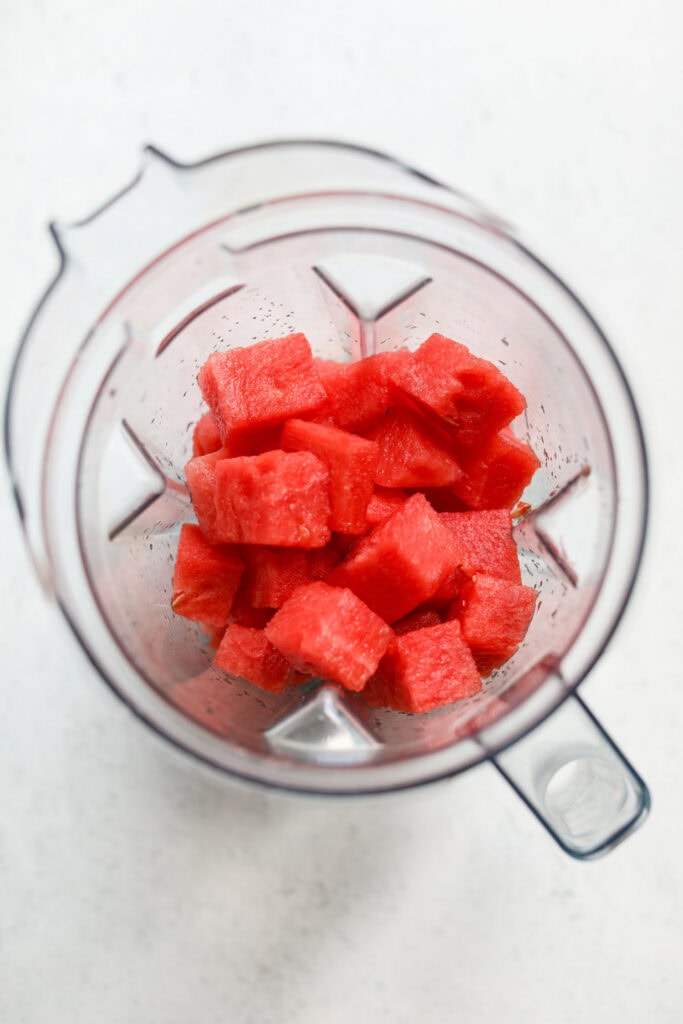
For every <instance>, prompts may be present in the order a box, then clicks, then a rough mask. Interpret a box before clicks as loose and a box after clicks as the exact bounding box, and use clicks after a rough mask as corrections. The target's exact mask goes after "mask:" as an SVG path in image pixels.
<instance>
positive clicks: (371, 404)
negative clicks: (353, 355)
mask: <svg viewBox="0 0 683 1024" xmlns="http://www.w3.org/2000/svg"><path fill="white" fill-rule="evenodd" d="M411 359H412V355H411V354H410V352H407V351H399V352H380V353H378V354H377V355H374V356H368V357H367V358H366V359H359V360H358V361H357V362H354V363H333V362H329V361H328V360H323V359H318V360H315V365H316V368H317V370H318V373H319V375H320V379H321V381H322V385H323V387H324V389H325V392H326V394H327V398H328V407H327V408H328V409H329V412H330V413H331V415H332V417H333V418H334V422H335V423H336V424H337V426H338V427H341V428H342V430H354V431H363V430H368V429H370V428H371V427H373V426H374V425H375V424H376V423H378V422H379V421H380V420H381V419H382V417H383V416H384V414H385V413H386V411H387V409H388V408H389V405H390V404H391V403H390V383H389V382H390V380H391V378H392V377H393V375H394V373H395V372H396V370H397V369H398V367H399V366H401V365H403V363H405V362H410V361H411Z"/></svg>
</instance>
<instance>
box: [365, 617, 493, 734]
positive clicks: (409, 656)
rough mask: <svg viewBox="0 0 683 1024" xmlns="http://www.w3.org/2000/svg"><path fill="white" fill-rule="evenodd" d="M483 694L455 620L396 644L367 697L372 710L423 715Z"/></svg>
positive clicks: (398, 639) (406, 636)
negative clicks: (386, 709)
mask: <svg viewBox="0 0 683 1024" xmlns="http://www.w3.org/2000/svg"><path fill="white" fill-rule="evenodd" d="M480 690H481V677H480V675H479V672H478V670H477V666H476V664H475V661H474V658H473V657H472V653H471V651H470V649H469V647H468V646H467V644H466V643H465V641H464V639H463V637H462V633H461V630H460V623H459V622H458V621H457V619H454V620H452V621H451V622H444V623H443V624H440V625H438V626H428V627H427V628H425V629H418V630H415V631H413V632H410V633H405V634H404V635H403V636H397V637H396V638H395V639H394V640H392V642H391V644H390V645H389V648H388V650H387V653H386V655H385V657H384V658H383V659H382V662H381V665H380V669H379V671H378V672H377V673H376V675H375V676H373V678H372V679H371V680H370V681H369V682H368V684H367V686H366V687H365V689H364V691H363V697H364V698H365V700H366V701H367V703H368V704H370V706H371V707H384V708H390V709H392V710H394V711H404V712H409V713H413V714H423V713H424V712H426V711H433V710H434V709H435V708H440V707H443V706H444V705H445V704H453V703H454V702H455V701H457V700H462V699H463V698H464V697H471V696H473V695H474V694H475V693H478V692H479V691H480Z"/></svg>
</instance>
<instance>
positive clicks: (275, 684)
mask: <svg viewBox="0 0 683 1024" xmlns="http://www.w3.org/2000/svg"><path fill="white" fill-rule="evenodd" d="M213 663H214V665H215V666H216V667H217V668H220V669H222V670H223V672H228V673H230V675H233V676H240V677H241V678H242V679H246V680H247V681H248V682H250V683H253V684H254V685H255V686H260V687H261V689H262V690H269V691H270V693H281V692H282V691H283V690H285V689H286V688H287V687H288V686H292V685H294V684H296V683H300V682H301V679H300V678H298V677H297V676H296V675H295V674H294V673H293V672H292V670H291V667H290V665H289V663H288V662H287V661H286V660H285V659H284V658H283V657H282V655H281V654H280V652H279V651H277V650H276V649H275V648H274V647H273V645H272V644H271V643H270V642H269V640H268V638H267V636H266V634H265V633H264V631H263V630H262V629H251V628H250V627H248V626H240V625H239V624H238V623H237V622H231V623H230V624H229V625H228V628H227V629H226V631H225V635H224V637H223V639H222V641H221V644H220V647H219V648H218V650H217V651H216V655H215V657H214V659H213Z"/></svg>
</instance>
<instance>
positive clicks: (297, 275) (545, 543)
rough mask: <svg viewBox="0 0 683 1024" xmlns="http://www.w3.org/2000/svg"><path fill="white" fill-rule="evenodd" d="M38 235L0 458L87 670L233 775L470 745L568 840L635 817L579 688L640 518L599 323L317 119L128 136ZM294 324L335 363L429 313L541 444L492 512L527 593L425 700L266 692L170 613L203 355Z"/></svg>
mask: <svg viewBox="0 0 683 1024" xmlns="http://www.w3.org/2000/svg"><path fill="white" fill-rule="evenodd" d="M51 230H52V234H53V236H54V240H55V243H56V245H57V248H58V252H59V256H60V267H59V271H58V273H57V276H56V278H55V280H54V281H53V282H52V284H51V285H50V287H49V288H48V290H47V292H46V294H45V295H44V296H43V298H42V300H41V301H40V303H39V305H38V307H37V309H36V310H35V312H34V314H33V316H32V318H31V320H30V323H29V325H28V327H27V330H26V333H25V335H24V338H23V340H22V343H21V346H20V349H19V352H18V355H17V359H16V362H15V365H14V370H13V374H12V380H11V384H10V390H9V396H8V401H7V410H6V446H7V457H8V462H9V467H10V472H11V475H12V480H13V485H14V491H15V495H16V500H17V505H18V508H19V512H20V515H21V518H22V522H23V526H24V529H25V533H26V538H27V542H28V545H29V548H30V551H31V553H32V556H33V561H34V564H35V567H36V570H37V572H38V574H39V576H40V579H41V581H42V583H43V586H44V587H45V589H46V590H47V592H48V593H49V594H50V595H51V596H52V597H53V598H54V600H56V601H57V602H58V603H59V606H60V608H61V610H62V612H63V614H64V616H65V619H66V620H67V622H68V623H69V625H70V627H71V629H72V630H73V632H74V634H75V637H76V639H77V641H78V642H79V643H80V644H81V645H82V647H83V648H84V649H85V651H86V652H87V654H88V656H89V657H90V660H91V661H92V663H93V665H94V668H95V670H96V671H97V673H99V675H100V676H101V678H102V679H103V680H104V681H105V682H106V683H108V684H109V685H110V686H111V687H112V688H113V689H114V690H115V691H116V693H117V694H118V695H119V696H120V698H121V699H122V700H123V701H125V703H126V704H127V705H128V706H129V707H130V708H131V709H132V710H133V711H134V712H135V713H136V714H137V715H138V716H139V717H140V718H141V719H143V720H144V721H145V722H146V723H147V724H148V725H149V726H150V727H151V728H152V729H154V730H155V731H156V732H157V733H159V734H160V735H162V736H163V737H165V738H166V739H167V740H168V741H169V742H170V743H172V744H174V745H175V746H176V747H178V748H181V749H182V750H184V751H186V752H187V753H188V754H190V755H192V756H193V757H194V758H198V759H199V760H201V761H202V762H204V763H205V764H208V765H210V766H212V767H214V768H215V769H216V770H218V771H219V772H223V773H227V774H228V775H229V776H231V777H237V778H240V779H244V780H248V781H251V782H256V783H261V784H264V785H268V786H273V787H279V788H284V789H288V790H294V791H302V792H308V793H315V794H320V795H335V794H336V795H340V794H362V793H369V792H382V791H390V790H395V789H400V788H404V787H409V786H415V785H418V784H423V783H427V782H430V781H432V780H436V779H439V778H443V777H446V776H450V775H455V774H457V773H460V772H463V771H465V770H466V769H467V768H470V767H472V766H474V765H476V764H478V763H480V762H482V761H485V760H488V761H490V762H491V763H492V764H493V765H494V766H495V767H496V768H497V769H498V771H499V772H500V773H501V774H502V775H503V776H504V777H505V778H506V780H507V781H508V782H509V783H510V784H511V785H512V786H513V787H514V788H515V790H516V791H517V792H518V794H519V795H520V796H521V797H522V799H523V800H524V801H525V802H526V803H527V804H528V806H529V807H530V809H531V810H532V811H533V812H534V813H535V814H536V816H537V817H538V819H539V820H540V821H541V823H542V824H543V825H544V826H545V827H546V828H547V829H548V831H549V832H550V833H551V834H552V836H553V837H554V838H555V840H556V841H557V842H558V843H559V844H560V845H561V846H562V848H563V849H564V850H566V851H567V852H568V853H569V854H571V855H572V856H574V857H577V858H580V859H586V858H590V857H595V856H598V855H600V854H602V853H605V852H606V851H608V850H609V849H611V848H612V847H613V846H614V845H616V844H617V843H618V842H619V841H620V840H621V839H623V838H624V837H625V836H626V835H628V834H629V833H630V832H631V831H632V830H633V829H634V828H636V827H637V826H638V825H639V824H640V823H641V822H642V821H643V819H644V818H645V816H646V814H647V811H648V808H649V795H648V791H647V788H646V786H645V784H644V782H643V781H642V779H641V778H640V777H639V775H638V774H637V772H636V771H635V770H634V768H633V767H632V766H631V765H630V763H629V762H628V761H627V759H626V758H625V757H624V755H623V754H622V753H621V751H620V750H619V749H618V748H617V746H616V745H615V744H614V743H613V742H612V740H611V739H610V738H609V736H608V735H607V734H606V733H605V731H604V730H603V729H602V727H601V726H600V724H599V723H598V722H597V721H596V719H595V718H594V716H593V715H592V714H591V713H590V711H589V710H588V708H587V707H586V706H585V704H584V703H583V701H582V700H581V698H580V697H579V696H578V694H577V693H576V688H577V687H578V685H579V684H580V683H581V681H582V680H583V679H584V678H585V677H586V676H587V675H588V673H589V672H590V671H591V669H592V667H593V666H594V664H595V663H596V661H597V660H598V659H599V657H600V655H601V653H602V651H603V650H604V649H605V646H606V644H607V643H608V641H609V640H610V638H611V636H612V634H613V632H614V630H615V628H616V626H617V624H618V622H619V619H620V617H621V615H622V612H623V610H624V608H625V605H626V603H627V601H628V598H629V596H630V592H631V589H632V587H633V584H634V580H635V578H636V574H637V570H638V567H639V562H640V558H641V552H642V546H643V539H644V533H645V524H646V518H647V466H646V457H645V450H644V445H643V438H642V431H641V427H640V422H639V418H638V414H637V410H636V408H635V405H634V402H633V398H632V395H631V391H630V389H629V386H628V383H627V381H626V379H625V377H624V375H623V372H622V370H621V369H620V367H619V364H618V362H617V360H616V358H615V355H614V353H613V351H612V350H611V348H610V346H609V344H608V342H607V339H606V338H605V336H604V334H603V333H602V331H601V330H600V328H599V326H598V325H597V323H596V322H595V320H594V319H593V318H592V316H591V315H590V313H589V312H588V311H587V310H586V309H585V307H584V306H583V305H582V304H581V302H580V301H579V300H578V299H577V298H576V296H575V295H573V294H572V292H571V291H570V290H569V289H568V288H567V286H566V285H565V284H564V283H563V282H562V281H561V280H560V279H559V278H558V277H557V276H556V275H555V274H554V273H553V272H552V271H551V270H550V269H549V268H548V267H546V266H545V265H544V264H543V263H542V262H541V261H540V260H539V259H538V258H537V257H536V256H535V255H534V254H533V253H531V252H530V251H529V250H528V249H527V248H526V247H525V246H524V245H523V244H522V243H521V242H520V241H519V240H518V239H517V238H516V237H515V235H514V234H513V232H512V231H511V230H510V228H509V227H508V226H507V225H506V224H505V223H504V222H503V221H501V220H500V219H499V218H498V217H496V216H494V215H493V214H491V213H489V212H488V211H486V210H484V209H482V208H481V206H480V205H478V204H476V203H474V202H473V201H471V200H470V199H468V198H467V197H465V196H464V195H462V194H460V193H458V192H457V191H454V190H453V189H451V188H449V187H447V186H445V185H443V184H441V183H439V182H437V181H435V180H434V179H432V178H430V177H428V176H427V175H425V174H423V173H422V172H420V171H417V170H415V169H413V168H411V167H409V166H407V165H405V164H404V163H401V162H399V161H396V160H393V159H391V158H389V157H387V156H385V155H383V154H380V153H377V152H374V151H371V150H368V149H364V148H361V147H358V146H352V145H344V144H340V143H336V142H320V141H292V142H279V143H269V144H264V145H256V146H251V147H247V148H244V149H239V150H234V151H232V152H229V153H225V154H222V155H220V156H216V157H213V158H210V159H208V160H204V161H202V162H200V163H197V164H193V165H184V164H180V163H178V162H176V161H174V160H173V159H171V158H169V157H168V156H167V155H165V154H163V153H161V152H160V151H159V150H158V149H156V148H154V147H147V149H146V150H145V153H144V159H143V163H142V167H141V169H140V171H139V173H138V174H137V176H136V177H135V179H134V181H133V182H131V184H130V185H128V186H127V187H126V188H124V189H123V190H122V191H121V192H120V193H119V194H118V195H117V196H115V197H114V198H113V199H112V200H111V201H110V202H108V203H107V204H106V205H105V206H103V207H102V208H101V209H100V210H98V211H96V212H95V213H94V214H93V215H92V216H90V217H88V218H87V219H86V220H84V221H82V222H80V223H77V224H73V225H69V226H62V225H52V228H51ZM299 331H301V332H303V333H304V334H305V335H306V336H307V338H308V340H309V341H310V344H311V347H312V350H313V353H314V355H316V356H320V357H323V358H325V359H334V360H338V361H349V360H355V359H362V358H364V357H366V356H369V355H372V354H373V353H376V352H384V351H389V350H392V349H397V348H401V347H407V348H409V349H415V348H417V346H418V345H419V344H421V342H422V341H424V340H425V339H426V338H427V337H428V336H429V335H430V334H432V333H434V332H438V333H440V334H444V335H447V336H449V337H452V338H455V339H457V340H458V341H460V342H462V343H464V344H465V345H467V346H468V347H469V348H470V349H471V350H472V352H473V353H474V354H475V355H477V356H481V357H483V358H486V359H489V360H491V361H492V362H493V363H495V364H496V365H497V366H500V368H501V369H502V371H503V372H504V373H505V375H506V376H507V377H509V379H510V380H511V381H512V382H513V384H515V385H516V386H517V387H518V388H519V390H520V391H521V392H522V393H523V395H524V396H525V398H526V400H527V409H526V411H525V413H524V414H523V415H522V416H521V417H520V418H519V419H518V420H517V421H515V422H514V423H513V424H512V428H513V431H514V432H515V433H516V434H517V435H518V436H519V437H521V438H523V439H524V440H526V441H528V442H529V444H530V445H531V447H532V448H533V449H534V451H535V452H536V454H537V455H538V457H539V459H540V460H541V468H540V469H539V471H538V472H537V473H536V475H535V477H534V479H533V481H532V483H531V484H530V486H529V488H528V489H527V491H526V493H525V494H524V496H523V500H524V503H525V504H524V509H525V510H526V511H525V512H524V514H523V515H522V516H521V517H520V518H519V519H518V521H517V523H516V525H515V528H514V534H515V539H516V541H517V544H518V548H519V553H520V562H521V566H522V576H523V582H524V583H526V584H527V585H529V586H533V587H534V588H535V589H536V590H537V592H538V599H537V608H536V614H535V616H534V618H533V621H532V624H531V626H530V629H529V632H528V634H527V636H526V639H525V641H524V642H523V644H522V646H521V647H520V649H519V651H518V652H517V653H516V654H515V656H514V657H513V658H512V659H511V660H510V661H509V662H507V663H506V664H505V665H504V666H503V667H502V668H500V669H498V670H497V671H496V672H494V673H493V674H492V675H491V676H489V677H488V678H487V679H486V680H485V682H484V688H483V690H482V692H481V693H479V694H477V695H476V696H475V697H471V698H469V699H467V700H463V701H460V702H458V703H457V704H455V705H452V706H449V707H445V708H440V709H438V710H436V711H433V712H430V713H429V714H425V715H404V714H399V713H396V712H392V711H378V710H374V709H371V708H369V707H368V706H367V705H366V704H365V702H364V701H363V698H362V693H361V694H359V695H352V694H348V693H345V692H342V691H341V690H340V689H339V688H338V687H337V686H335V685H334V684H332V683H331V682H329V681H326V680H322V679H321V680H314V681H312V682H310V683H307V684H305V685H304V686H302V687H299V688H296V689H293V690H287V691H285V692H284V693H282V694H278V695H273V694H270V693H265V692H264V691H262V690H260V689H258V688H256V687H255V686H253V685H251V684H250V683H249V681H248V680H243V679H239V678H232V677H230V676H229V675H227V674H225V673H222V672H220V671H218V670H217V669H215V668H213V667H212V665H211V656H212V651H211V649H210V647H209V646H208V645H207V642H206V638H205V637H204V636H203V635H202V633H201V630H200V628H199V626H198V625H197V624H195V623H192V622H189V621H187V620H185V619H182V618H179V617H177V616H175V615H174V614H173V613H172V611H171V593H172V576H173V567H174V559H175V552H176V548H177V544H178V536H179V531H180V526H181V525H182V523H184V522H188V521H191V520H192V507H191V503H190V499H189V495H188V491H187V488H186V485H185V480H184V465H185V463H186V462H187V460H188V459H189V458H190V456H191V454H192V429H193V426H194V424H195V423H196V422H197V420H198V419H199V417H200V416H201V414H202V412H203V411H204V410H203V407H202V403H201V395H200V392H199V388H198V385H197V380H196V377H197V372H198V370H199V368H200V366H201V365H202V364H203V363H204V361H205V360H206V358H207V357H208V356H209V354H210V353H211V352H213V351H216V350H224V349H226V348H229V347H233V346H244V345H250V344H252V343H253V342H255V341H260V340H262V339H264V338H268V337H280V336H282V335H286V334H288V333H292V332H299Z"/></svg>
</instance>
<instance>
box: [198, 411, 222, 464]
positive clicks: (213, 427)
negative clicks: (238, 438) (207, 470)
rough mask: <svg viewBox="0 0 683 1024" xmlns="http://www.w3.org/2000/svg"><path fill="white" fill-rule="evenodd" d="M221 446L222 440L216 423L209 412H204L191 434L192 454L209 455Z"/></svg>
mask: <svg viewBox="0 0 683 1024" xmlns="http://www.w3.org/2000/svg"><path fill="white" fill-rule="evenodd" d="M222 447H223V442H222V441H221V435H220V432H219V430H218V424H217V423H216V421H215V419H214V418H213V416H212V415H211V413H210V412H207V413H204V415H203V416H202V417H201V419H200V420H198V421H197V426H196V427H195V428H194V433H193V434H192V454H193V456H195V457H197V456H199V455H210V454H211V453H212V452H217V451H218V449H219V448H222Z"/></svg>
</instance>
